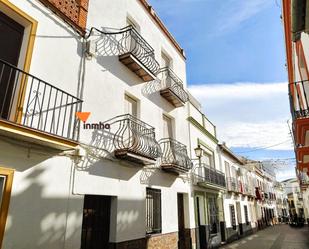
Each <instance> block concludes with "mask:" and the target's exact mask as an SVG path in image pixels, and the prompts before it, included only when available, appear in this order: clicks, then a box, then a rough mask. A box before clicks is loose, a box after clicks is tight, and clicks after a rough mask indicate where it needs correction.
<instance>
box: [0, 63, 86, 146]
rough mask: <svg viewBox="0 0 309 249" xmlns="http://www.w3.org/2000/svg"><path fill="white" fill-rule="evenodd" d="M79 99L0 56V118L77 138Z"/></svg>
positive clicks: (50, 132)
mask: <svg viewBox="0 0 309 249" xmlns="http://www.w3.org/2000/svg"><path fill="white" fill-rule="evenodd" d="M81 105H82V100H80V99H78V98H76V97H74V96H73V95H71V94H69V93H67V92H65V91H63V90H61V89H59V88H57V87H55V86H53V85H51V84H49V83H47V82H45V81H43V80H41V79H39V78H37V77H35V76H33V75H31V74H29V73H26V72H24V71H23V70H20V69H18V68H17V67H15V66H13V65H11V64H9V63H7V62H6V61H4V60H2V59H0V118H1V119H4V120H7V121H10V122H14V123H18V124H21V125H23V126H26V127H29V128H32V129H36V130H39V131H42V132H45V133H49V134H52V135H56V136H60V137H64V138H67V139H71V140H78V135H79V131H78V125H79V122H78V121H77V119H76V116H75V112H76V111H80V110H81Z"/></svg>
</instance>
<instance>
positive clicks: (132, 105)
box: [124, 95, 138, 117]
mask: <svg viewBox="0 0 309 249" xmlns="http://www.w3.org/2000/svg"><path fill="white" fill-rule="evenodd" d="M124 100H125V101H124V102H125V106H124V111H125V113H126V114H131V115H132V116H134V117H137V106H138V103H137V100H135V99H133V98H132V97H130V96H128V95H125V97H124Z"/></svg>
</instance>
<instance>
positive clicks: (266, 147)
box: [235, 139, 291, 154]
mask: <svg viewBox="0 0 309 249" xmlns="http://www.w3.org/2000/svg"><path fill="white" fill-rule="evenodd" d="M289 141H291V140H290V139H288V140H285V141H283V142H281V143H277V144H273V145H270V146H265V147H259V148H256V149H253V150H247V151H240V152H235V153H236V154H241V153H248V152H253V151H257V150H264V149H268V148H272V147H276V146H278V145H281V144H284V143H286V142H289Z"/></svg>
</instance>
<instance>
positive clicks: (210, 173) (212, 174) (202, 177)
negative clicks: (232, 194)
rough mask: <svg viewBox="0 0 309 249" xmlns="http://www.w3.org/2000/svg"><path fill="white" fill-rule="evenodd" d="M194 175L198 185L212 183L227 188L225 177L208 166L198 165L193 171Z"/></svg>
mask: <svg viewBox="0 0 309 249" xmlns="http://www.w3.org/2000/svg"><path fill="white" fill-rule="evenodd" d="M193 174H194V177H195V181H197V183H210V184H216V185H219V186H221V187H226V183H225V175H224V174H223V173H222V172H220V171H217V170H215V169H213V168H210V167H209V166H208V165H206V164H203V163H202V164H201V165H197V167H195V168H194V170H193Z"/></svg>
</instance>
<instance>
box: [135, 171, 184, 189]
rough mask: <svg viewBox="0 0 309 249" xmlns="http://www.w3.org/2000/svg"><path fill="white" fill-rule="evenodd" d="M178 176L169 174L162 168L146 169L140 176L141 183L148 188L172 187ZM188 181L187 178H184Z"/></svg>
mask: <svg viewBox="0 0 309 249" xmlns="http://www.w3.org/2000/svg"><path fill="white" fill-rule="evenodd" d="M177 178H179V176H178V175H176V174H172V173H167V172H164V171H162V170H161V169H160V168H154V167H152V168H151V167H148V168H147V167H144V168H143V169H142V172H141V175H140V183H141V184H144V185H148V186H161V187H171V186H172V185H173V183H174V182H175V181H176V179H177ZM183 180H184V181H186V179H185V178H183Z"/></svg>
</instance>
